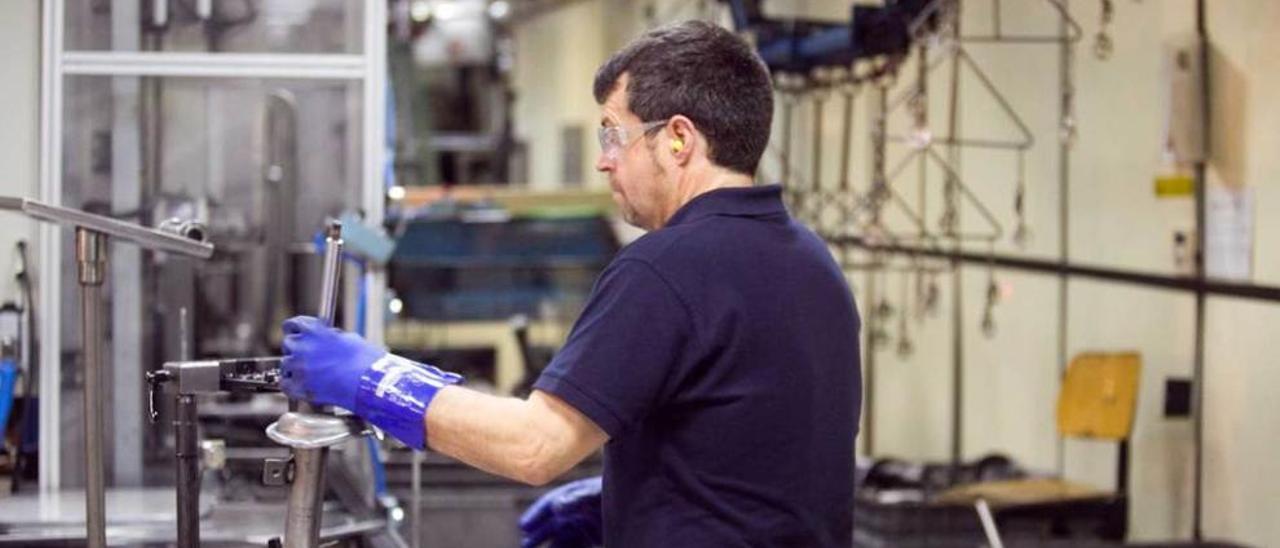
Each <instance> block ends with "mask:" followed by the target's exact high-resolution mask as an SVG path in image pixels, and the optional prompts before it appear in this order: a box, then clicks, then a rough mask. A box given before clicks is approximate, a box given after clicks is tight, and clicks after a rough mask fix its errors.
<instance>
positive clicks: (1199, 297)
mask: <svg viewBox="0 0 1280 548" xmlns="http://www.w3.org/2000/svg"><path fill="white" fill-rule="evenodd" d="M1205 9H1206V8H1205V2H1204V0H1196V36H1197V38H1199V40H1198V44H1197V45H1198V46H1199V47H1200V101H1201V104H1200V116H1201V119H1200V128H1201V131H1203V132H1204V139H1203V143H1204V145H1203V146H1204V150H1203V151H1202V152H1201V157H1200V160H1198V161H1197V162H1196V164H1195V201H1196V204H1195V205H1196V231H1195V235H1196V250H1195V268H1196V272H1195V275H1196V277H1195V279H1196V327H1195V329H1196V332H1195V333H1196V334H1195V361H1194V363H1193V364H1192V370H1191V378H1192V383H1191V386H1192V390H1194V392H1193V393H1192V398H1193V399H1194V403H1193V405H1192V410H1193V412H1194V414H1193V415H1192V420H1193V428H1192V429H1193V431H1194V442H1193V444H1194V447H1195V451H1194V453H1195V457H1194V461H1195V476H1194V477H1193V478H1192V485H1193V495H1192V518H1191V539H1192V540H1194V541H1197V542H1199V541H1200V539H1201V538H1203V531H1202V530H1201V525H1202V523H1203V519H1202V516H1201V515H1202V514H1203V510H1204V382H1205V375H1204V348H1205V344H1204V322H1205V314H1206V313H1207V310H1205V296H1206V295H1205V287H1206V284H1205V274H1206V272H1205V264H1204V263H1205V261H1204V253H1205V234H1204V233H1205V230H1206V229H1207V228H1208V223H1207V222H1206V220H1205V215H1206V211H1205V190H1206V189H1205V185H1207V184H1208V183H1209V179H1208V177H1207V176H1206V175H1207V173H1206V172H1207V167H1208V164H1207V161H1206V160H1205V158H1207V157H1208V152H1209V146H1210V143H1209V137H1210V135H1212V133H1211V132H1210V128H1211V127H1212V126H1210V125H1209V124H1210V110H1209V109H1210V107H1211V106H1212V104H1211V101H1210V97H1209V91H1210V89H1209V36H1208V34H1209V33H1208V30H1207V25H1206V22H1205Z"/></svg>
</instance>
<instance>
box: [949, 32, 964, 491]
mask: <svg viewBox="0 0 1280 548" xmlns="http://www.w3.org/2000/svg"><path fill="white" fill-rule="evenodd" d="M951 32H952V33H954V34H953V36H952V39H953V40H957V41H958V40H959V38H960V18H959V17H958V16H957V17H956V21H955V24H953V25H952V26H951ZM962 51H963V50H961V49H960V48H956V49H955V52H954V54H953V55H952V59H951V96H950V98H949V101H948V102H949V103H950V105H949V109H948V112H947V116H948V119H947V136H948V137H950V138H951V142H950V143H948V146H947V163H948V164H949V165H951V166H952V168H953V169H954V170H955V172H956V173H959V172H960V147H959V146H958V145H957V144H956V142H955V136H957V135H960V55H961V53H962ZM947 184H948V185H955V184H956V182H955V181H953V180H948V181H947ZM954 223H955V224H954V225H953V226H954V227H955V228H956V229H957V230H959V229H960V226H961V225H960V208H958V207H957V208H955V218H954ZM952 245H953V249H954V250H955V251H956V252H957V253H958V252H959V251H960V250H961V249H962V245H961V243H960V239H959V238H954V239H953V242H952ZM951 269H952V270H951V271H952V275H951V375H952V377H951V463H952V464H953V465H955V464H959V463H960V458H961V456H962V455H963V452H964V278H963V277H962V274H961V273H962V272H963V268H961V264H960V261H959V260H958V259H952V260H951ZM952 469H953V470H956V469H958V468H957V467H954V466H953V467H952Z"/></svg>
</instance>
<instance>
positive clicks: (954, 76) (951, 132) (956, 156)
mask: <svg viewBox="0 0 1280 548" xmlns="http://www.w3.org/2000/svg"><path fill="white" fill-rule="evenodd" d="M952 33H953V36H952V39H959V37H960V18H959V17H958V16H957V17H956V20H955V24H954V25H952ZM964 59H967V57H966V56H965V53H964V50H963V49H962V48H958V47H957V48H955V49H954V50H953V53H952V60H951V82H950V83H951V86H950V88H951V89H950V96H949V97H948V103H949V104H948V111H947V135H948V136H956V135H960V62H961V61H962V60H964ZM969 68H971V69H973V72H974V74H976V75H978V76H979V77H980V79H981V81H982V82H983V83H984V85H985V86H986V87H987V89H988V90H991V91H992V92H993V93H994V95H995V96H996V97H997V98H998V99H1000V103H1001V105H1003V106H1004V108H1005V111H1006V112H1008V113H1011V114H1012V113H1013V110H1012V109H1011V108H1009V106H1008V103H1007V102H1005V101H1004V100H1003V99H1002V98H1001V97H1000V94H999V92H996V91H995V87H994V86H993V85H991V82H990V81H989V80H987V79H986V77H985V76H982V71H980V70H978V67H977V65H975V64H974V63H973V62H972V61H970V63H969ZM1012 118H1013V119H1014V121H1015V122H1017V123H1018V127H1020V128H1022V130H1023V133H1024V134H1025V135H1026V137H1027V141H1028V143H1030V141H1031V140H1032V138H1031V135H1030V132H1029V131H1028V130H1027V129H1026V126H1025V125H1024V124H1023V123H1022V121H1021V120H1018V119H1017V115H1016V114H1013V115H1012ZM947 160H948V161H947V162H945V163H943V164H941V165H943V166H945V167H946V169H947V170H953V171H951V172H950V173H949V174H948V175H947V184H948V185H956V186H960V187H961V188H962V189H963V188H964V186H963V185H961V184H960V181H958V180H957V179H958V178H959V175H958V174H957V173H958V172H959V171H960V148H959V146H958V145H956V144H954V143H953V144H949V145H948V146H947ZM976 202H977V201H976V200H975V204H976ZM976 205H981V204H976ZM954 215H955V218H954V219H952V222H953V225H952V226H953V230H958V229H959V228H960V226H961V225H960V208H959V207H957V208H955V211H954ZM987 216H988V219H989V220H990V215H987ZM997 230H999V229H997ZM952 245H953V249H954V250H955V251H957V252H958V251H959V250H960V249H961V243H960V240H959V239H953V241H952ZM951 268H952V271H951V463H952V464H953V465H958V464H959V463H960V458H961V456H962V453H963V450H964V280H963V278H962V271H963V269H961V268H960V262H959V261H955V260H953V261H952V263H951ZM952 469H953V470H957V469H958V467H957V466H952Z"/></svg>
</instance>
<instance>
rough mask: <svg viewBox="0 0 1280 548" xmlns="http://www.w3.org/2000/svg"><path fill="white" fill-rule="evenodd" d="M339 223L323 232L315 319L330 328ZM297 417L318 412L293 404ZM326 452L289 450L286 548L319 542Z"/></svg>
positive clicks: (334, 301)
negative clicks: (323, 242)
mask: <svg viewBox="0 0 1280 548" xmlns="http://www.w3.org/2000/svg"><path fill="white" fill-rule="evenodd" d="M341 258H342V223H340V222H338V221H330V222H329V226H328V227H327V229H326V238H325V250H324V270H323V276H324V277H323V278H322V281H321V291H320V309H319V310H318V311H317V312H316V316H317V317H319V318H320V319H321V320H324V321H325V323H328V324H330V325H332V324H333V316H334V311H335V309H336V308H337V304H338V289H339V283H338V282H339V276H340V275H341V266H342V261H341ZM297 404H298V412H299V413H317V412H322V410H321V409H318V408H316V407H315V406H312V405H311V404H310V403H307V402H301V401H300V402H297ZM328 456H329V449H328V448H319V449H299V448H295V449H294V450H293V470H294V472H293V483H291V484H290V486H289V504H288V509H287V513H286V515H285V529H284V545H285V546H286V548H314V547H315V546H317V545H318V544H319V541H320V512H321V508H320V507H321V503H323V502H324V467H325V461H326V460H327V459H328Z"/></svg>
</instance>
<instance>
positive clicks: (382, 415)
mask: <svg viewBox="0 0 1280 548" xmlns="http://www.w3.org/2000/svg"><path fill="white" fill-rule="evenodd" d="M594 91H595V96H596V100H597V101H598V102H599V103H600V105H601V118H600V124H601V127H600V130H599V132H600V144H601V147H602V150H601V154H600V158H599V161H598V162H597V166H596V167H597V169H599V170H600V171H602V172H605V173H607V174H608V175H609V184H610V187H611V188H612V190H613V198H614V200H615V202H617V205H618V207H619V209H620V210H621V212H622V214H623V216H624V218H625V219H626V220H627V222H629V223H631V224H634V225H636V226H639V227H641V228H645V229H647V230H649V231H650V232H649V233H648V234H646V235H645V236H643V237H641V238H639V239H638V240H636V241H635V242H634V243H632V244H630V245H629V246H627V247H626V248H625V249H623V250H622V251H621V252H620V253H619V254H618V256H617V257H615V258H614V260H613V261H612V262H611V263H610V264H609V266H608V267H607V268H606V269H605V270H604V272H603V273H602V274H601V275H600V278H599V279H598V280H597V282H596V286H595V288H594V289H593V290H592V295H591V298H590V300H589V302H588V303H587V305H586V307H585V309H584V310H583V312H582V316H581V317H580V318H579V319H578V321H577V323H576V324H575V325H574V327H573V330H572V332H571V333H570V334H569V338H568V340H567V341H566V343H565V345H564V347H563V348H562V349H561V350H560V352H559V353H558V354H557V355H556V356H555V358H554V359H553V360H552V362H551V364H550V365H548V366H547V368H546V370H545V371H544V372H543V373H542V375H541V377H540V378H539V380H538V381H537V383H536V384H535V385H534V391H533V392H532V394H530V396H529V398H528V399H526V400H520V399H515V398H501V397H495V396H488V395H483V394H480V393H477V392H474V391H471V390H468V389H466V388H463V387H460V386H456V384H457V383H458V382H459V381H460V380H461V378H460V377H458V376H457V375H454V374H451V373H446V372H443V371H440V370H438V369H436V368H434V367H431V366H425V365H422V364H414V363H412V362H409V361H408V360H405V359H403V358H400V357H397V356H394V355H391V354H388V353H386V352H385V350H383V349H381V348H376V347H373V346H371V345H369V344H367V343H365V342H364V341H362V340H361V339H359V338H358V337H356V336H354V335H350V334H345V333H342V332H339V331H337V330H335V329H331V328H327V327H325V326H323V325H321V324H319V322H317V321H316V320H314V319H313V318H294V319H292V320H289V321H288V322H286V323H285V331H286V338H285V353H286V358H285V362H284V365H283V367H284V371H285V381H284V388H285V391H286V392H288V393H289V394H290V395H291V396H294V397H300V398H306V399H308V400H311V401H313V402H315V403H319V404H327V405H337V406H340V407H343V408H346V409H350V410H352V411H354V412H355V413H357V414H358V415H360V416H362V417H364V418H365V419H367V420H369V421H370V422H371V423H373V424H374V425H376V426H379V427H380V428H382V429H383V430H384V431H386V432H388V433H391V434H392V435H394V436H396V437H397V438H399V439H401V440H402V441H404V442H405V443H406V444H408V445H409V446H411V447H414V448H417V449H423V448H425V447H427V446H429V447H431V448H432V449H434V450H436V451H438V452H441V453H444V454H447V455H450V456H452V457H454V458H457V459H459V460H461V461H463V462H466V463H468V464H471V465H473V466H476V467H478V468H481V469H483V470H487V471H489V472H492V473H496V474H499V475H502V476H506V477H509V478H512V479H515V480H518V481H522V482H525V483H528V484H532V485H542V484H545V483H547V482H550V481H552V480H553V479H555V478H556V477H558V476H560V475H561V474H562V473H564V472H565V471H567V470H569V469H570V468H571V467H573V466H574V465H575V464H577V463H578V462H580V461H581V460H582V459H583V458H585V457H587V456H588V455H590V454H592V453H593V452H595V451H597V450H598V449H600V448H601V447H602V446H603V447H604V455H605V467H604V479H603V505H602V506H603V534H604V538H603V541H604V544H605V545H606V546H609V547H610V548H621V547H629V546H643V547H652V546H663V547H669V546H805V547H813V546H849V545H850V543H851V536H852V533H851V532H852V514H853V509H852V504H853V467H854V459H853V445H854V438H855V436H856V433H857V425H858V416H859V407H860V405H861V377H860V373H859V352H858V330H859V328H860V325H859V324H860V322H859V319H858V315H857V311H856V310H855V307H854V303H853V298H852V296H851V294H850V292H849V289H848V286H847V285H846V283H845V280H844V276H843V274H842V273H841V271H840V269H839V267H838V266H837V265H836V264H835V263H834V261H833V260H832V259H831V256H830V254H829V253H828V251H827V248H826V246H825V244H824V243H823V242H822V241H821V240H820V239H819V238H817V237H816V236H815V235H814V234H813V233H812V232H810V231H809V230H807V229H805V228H804V227H802V226H801V225H800V224H798V223H797V222H795V221H794V220H792V219H791V218H790V217H789V216H788V214H787V212H786V209H785V208H784V207H783V204H782V201H781V191H780V189H779V187H777V186H764V187H753V186H752V181H753V176H754V174H755V171H756V168H757V166H758V164H759V161H760V157H761V155H762V154H763V153H764V150H765V146H766V144H767V142H768V140H769V129H770V123H771V120H772V113H773V100H772V90H771V87H770V80H769V74H768V71H767V69H766V68H765V67H764V65H763V64H762V63H761V62H760V60H759V59H758V58H757V57H756V56H755V54H754V53H753V52H752V51H751V49H750V47H749V46H748V45H747V44H746V43H745V42H743V41H742V40H740V39H739V38H737V37H736V36H734V35H733V34H731V33H730V32H728V31H726V30H724V29H721V28H718V27H715V26H713V25H710V24H708V23H703V22H687V23H681V24H677V25H674V26H670V27H665V28H661V29H657V30H654V31H651V32H649V33H648V34H646V35H644V36H642V37H641V38H639V39H638V40H636V41H635V42H633V43H632V44H630V45H629V46H627V47H626V48H625V49H623V50H622V51H621V52H619V53H617V54H616V55H614V56H613V58H611V59H610V60H609V61H608V62H606V63H605V65H604V66H602V67H601V68H600V70H599V72H598V73H597V75H596V81H595V89H594ZM575 487H576V486H575ZM585 490H586V491H590V489H589V488H588V489H585ZM568 499H569V500H570V501H572V500H578V498H577V495H573V494H570V495H569V496H568ZM540 534H545V531H544V532H543V533H540ZM526 540H528V539H526Z"/></svg>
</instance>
